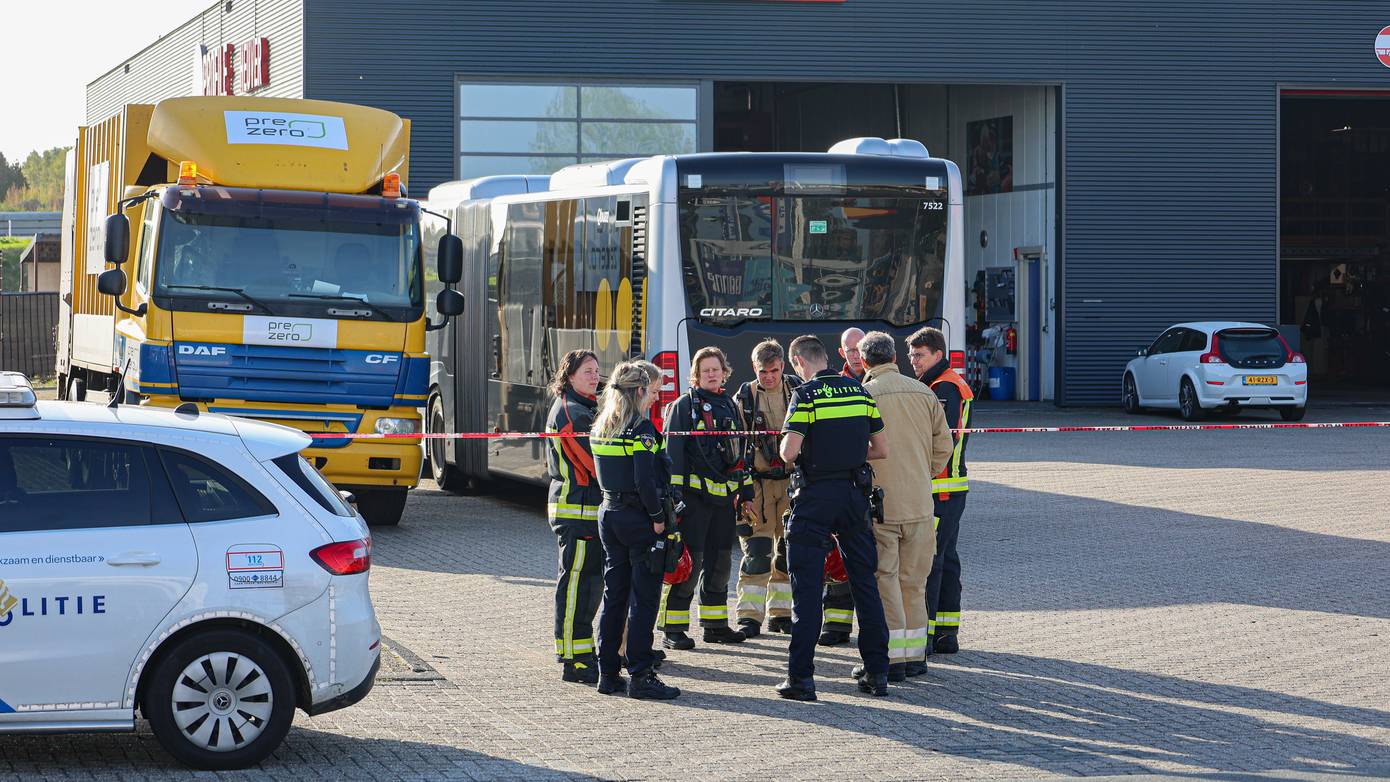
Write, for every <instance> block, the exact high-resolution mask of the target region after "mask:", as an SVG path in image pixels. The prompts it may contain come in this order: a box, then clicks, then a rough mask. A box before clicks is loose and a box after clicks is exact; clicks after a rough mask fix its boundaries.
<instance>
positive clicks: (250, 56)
mask: <svg viewBox="0 0 1390 782" xmlns="http://www.w3.org/2000/svg"><path fill="white" fill-rule="evenodd" d="M237 55H238V56H237V60H238V65H239V66H240V68H241V79H240V85H241V92H242V94H244V95H245V94H250V93H252V92H255V91H256V90H259V89H261V88H262V87H265V86H267V85H269V84H270V41H268V40H267V39H265V38H252V39H251V40H249V41H246V42H244V43H242V44H241V45H240V46H238V47H237Z"/></svg>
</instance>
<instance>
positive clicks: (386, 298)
mask: <svg viewBox="0 0 1390 782" xmlns="http://www.w3.org/2000/svg"><path fill="white" fill-rule="evenodd" d="M259 211H260V213H259V214H255V215H245V214H242V215H238V214H205V213H199V212H194V211H190V210H179V211H168V212H166V214H165V215H164V220H163V224H162V228H161V230H160V238H159V255H158V261H157V264H156V265H157V274H156V277H155V290H154V293H155V296H157V297H164V298H169V299H173V300H175V303H174V308H175V309H187V307H185V306H180V305H179V304H178V303H177V300H179V299H184V300H186V299H188V298H189V297H194V298H196V299H197V300H198V301H199V302H206V301H207V300H209V299H211V300H217V301H235V302H238V303H241V302H249V301H254V302H255V303H257V304H259V305H260V308H263V309H268V310H271V312H270V313H269V314H274V315H300V316H313V315H318V316H324V315H325V314H327V315H328V316H330V317H332V316H334V315H335V314H336V313H331V312H328V310H329V309H333V310H336V311H338V312H339V313H340V312H341V311H344V310H351V311H353V313H354V317H358V318H360V319H364V320H392V321H409V320H414V319H415V318H418V317H419V316H420V312H421V301H422V292H421V280H420V262H419V249H420V247H419V231H418V225H417V224H415V223H400V222H373V221H366V220H361V219H333V218H332V217H331V216H325V217H324V218H316V217H308V216H303V215H292V216H279V215H275V214H274V210H273V209H268V208H267V209H261V210H259ZM161 306H164V304H163V302H161ZM204 308H205V305H204V306H202V307H198V309H204Z"/></svg>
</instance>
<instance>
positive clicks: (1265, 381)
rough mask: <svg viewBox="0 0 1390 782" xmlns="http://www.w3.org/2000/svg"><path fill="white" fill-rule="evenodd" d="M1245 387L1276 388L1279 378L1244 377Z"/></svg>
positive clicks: (1270, 376)
mask: <svg viewBox="0 0 1390 782" xmlns="http://www.w3.org/2000/svg"><path fill="white" fill-rule="evenodd" d="M1245 385H1247V386H1277V385H1279V378H1277V377H1275V376H1274V375H1246V376H1245Z"/></svg>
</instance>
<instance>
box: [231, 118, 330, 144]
mask: <svg viewBox="0 0 1390 782" xmlns="http://www.w3.org/2000/svg"><path fill="white" fill-rule="evenodd" d="M222 114H223V116H224V117H225V119H226V123H227V143H228V144H282V145H287V146H292V147H320V148H322V149H347V148H348V144H347V127H346V126H345V125H344V124H343V118H342V117H330V116H327V115H324V114H291V113H289V112H284V111H224V112H222Z"/></svg>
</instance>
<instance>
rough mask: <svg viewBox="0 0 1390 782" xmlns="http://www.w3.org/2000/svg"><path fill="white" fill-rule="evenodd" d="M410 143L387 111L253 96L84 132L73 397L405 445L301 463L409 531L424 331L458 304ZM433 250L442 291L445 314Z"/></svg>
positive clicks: (70, 277) (127, 114)
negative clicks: (433, 293) (431, 286)
mask: <svg viewBox="0 0 1390 782" xmlns="http://www.w3.org/2000/svg"><path fill="white" fill-rule="evenodd" d="M409 134H410V126H409V122H408V121H406V120H403V119H401V118H400V117H398V116H396V115H395V114H392V113H390V112H387V111H382V110H380V109H375V108H369V107H364V106H353V105H348V104H343V103H333V102H328V101H316V100H295V99H286V98H244V97H192V98H173V99H169V100H165V101H161V102H160V103H158V104H155V105H128V106H125V107H123V108H122V109H121V110H120V112H118V113H117V114H116V115H114V116H112V117H110V118H108V119H106V120H104V121H102V122H98V123H95V124H93V125H91V126H89V127H84V128H79V129H78V137H77V143H76V146H75V147H74V148H73V150H72V152H71V153H69V159H68V172H67V190H66V196H65V199H64V204H63V219H64V226H65V230H64V242H63V251H62V278H61V280H62V281H61V297H60V298H61V301H62V305H61V307H62V311H61V315H60V318H59V334H58V342H59V345H58V361H57V373H58V377H59V394H60V395H61V396H62V397H63V398H66V399H73V400H82V399H84V398H86V396H87V394H88V393H91V392H98V391H101V392H107V393H111V394H115V395H116V397H117V398H115V399H113V400H112V401H113V403H121V404H141V405H152V406H156V407H179V406H182V405H187V404H190V403H191V404H194V405H197V407H198V409H199V410H200V411H201V410H206V411H210V412H214V413H223V414H226V415H232V416H245V417H249V418H257V419H261V420H266V421H273V422H275V423H280V424H285V425H288V426H292V427H295V428H298V429H301V430H303V431H306V432H309V433H311V434H314V433H338V434H349V433H368V434H385V435H393V437H389V438H359V439H354V438H319V439H316V441H315V444H314V446H313V447H311V448H309V449H308V450H306V451H305V452H304V455H305V457H306V458H308V460H309V461H310V462H311V463H313V464H314V465H315V466H316V467H318V468H319V470H321V471H322V472H323V474H324V475H325V476H326V477H327V478H328V479H329V480H330V481H332V482H333V483H334V484H335V485H336V486H337V487H338V488H339V489H342V490H345V491H349V492H351V493H352V494H353V495H354V497H355V499H356V502H357V507H358V510H359V511H360V512H361V513H362V515H363V516H364V517H365V518H366V520H367V521H368V523H370V524H374V525H393V524H397V523H399V521H400V518H401V513H402V511H403V509H404V507H405V500H406V492H407V491H408V490H409V489H410V488H411V487H413V486H415V485H416V483H417V481H418V480H419V475H420V466H421V461H422V448H421V446H420V438H419V436H418V435H419V434H420V432H421V414H420V408H421V407H422V406H423V405H424V404H425V400H426V391H427V386H428V383H429V374H430V362H429V358H428V356H427V355H426V354H425V332H426V331H427V330H430V329H433V328H439V327H442V326H443V325H444V323H445V321H446V320H447V319H448V318H449V317H452V316H454V315H456V314H458V313H459V312H461V311H462V308H463V297H462V295H461V294H460V293H459V292H458V291H457V290H454V289H453V284H454V283H456V282H457V281H458V279H459V274H460V271H461V263H462V246H461V244H460V243H459V242H458V239H457V237H455V236H452V235H450V234H448V233H446V234H445V235H444V236H443V237H442V238H441V239H440V241H439V245H438V246H437V247H430V248H428V252H425V249H426V248H423V247H422V241H423V239H422V230H421V219H422V214H423V212H422V209H421V206H420V204H419V203H417V202H416V201H414V200H412V199H410V198H407V197H406V193H405V188H406V178H407V164H408V161H409V148H410V147H409V145H410V140H409ZM426 255H428V256H431V258H432V259H433V260H434V262H435V263H433V264H431V266H430V268H429V270H428V277H430V278H431V282H432V281H433V279H434V278H437V279H438V281H439V282H443V283H445V286H444V289H443V290H442V291H441V292H440V293H439V295H438V299H437V300H436V301H435V302H434V306H433V307H430V308H427V306H426V302H425V285H426V277H427V270H426V265H425V256H426ZM427 310H432V311H433V313H434V317H435V318H437V321H432V320H431V312H429V311H427ZM411 435H415V436H413V437H412V436H411Z"/></svg>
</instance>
